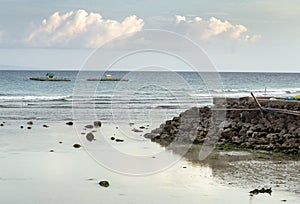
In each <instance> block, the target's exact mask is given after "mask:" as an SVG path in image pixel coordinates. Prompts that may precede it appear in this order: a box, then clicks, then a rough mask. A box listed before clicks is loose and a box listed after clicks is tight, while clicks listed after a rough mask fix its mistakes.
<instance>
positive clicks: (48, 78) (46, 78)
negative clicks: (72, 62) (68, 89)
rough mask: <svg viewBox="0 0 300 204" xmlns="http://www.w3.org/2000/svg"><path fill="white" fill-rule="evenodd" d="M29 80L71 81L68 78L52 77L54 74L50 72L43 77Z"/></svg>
mask: <svg viewBox="0 0 300 204" xmlns="http://www.w3.org/2000/svg"><path fill="white" fill-rule="evenodd" d="M29 79H30V80H34V81H71V80H70V79H68V78H57V77H54V74H53V73H52V72H48V73H47V74H46V76H45V77H31V78H29Z"/></svg>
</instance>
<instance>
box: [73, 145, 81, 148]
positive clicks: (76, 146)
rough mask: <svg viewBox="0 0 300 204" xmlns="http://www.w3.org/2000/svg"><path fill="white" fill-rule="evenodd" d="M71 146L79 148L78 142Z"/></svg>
mask: <svg viewBox="0 0 300 204" xmlns="http://www.w3.org/2000/svg"><path fill="white" fill-rule="evenodd" d="M73 147H74V148H76V149H77V148H80V147H81V145H80V144H74V145H73Z"/></svg>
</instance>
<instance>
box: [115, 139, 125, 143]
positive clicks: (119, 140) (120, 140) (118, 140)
mask: <svg viewBox="0 0 300 204" xmlns="http://www.w3.org/2000/svg"><path fill="white" fill-rule="evenodd" d="M115 141H116V142H124V140H122V139H116V140H115Z"/></svg>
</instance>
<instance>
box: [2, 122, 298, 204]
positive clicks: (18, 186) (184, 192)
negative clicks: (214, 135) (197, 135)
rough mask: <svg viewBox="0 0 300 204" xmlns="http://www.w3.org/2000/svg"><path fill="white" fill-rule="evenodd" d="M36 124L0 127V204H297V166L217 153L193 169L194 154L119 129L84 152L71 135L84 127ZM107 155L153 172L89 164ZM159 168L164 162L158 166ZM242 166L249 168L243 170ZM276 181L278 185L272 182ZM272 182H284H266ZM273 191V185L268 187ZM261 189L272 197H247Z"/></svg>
mask: <svg viewBox="0 0 300 204" xmlns="http://www.w3.org/2000/svg"><path fill="white" fill-rule="evenodd" d="M44 124H45V122H43V123H41V122H38V121H33V125H32V126H31V127H32V129H26V127H27V126H29V125H26V121H24V122H21V121H7V122H6V123H5V124H4V126H3V127H1V129H0V131H1V132H2V133H3V136H2V137H1V138H0V139H1V143H0V144H1V148H0V149H1V150H0V161H1V162H0V166H1V168H0V192H1V193H0V194H1V202H3V203H7V204H12V203H24V204H27V203H28V204H29V203H99V202H101V203H102V202H106V203H158V202H159V203H170V202H171V203H184V202H188V203H199V202H201V203H224V202H225V203H264V204H265V203H282V202H283V201H286V202H287V203H299V202H300V196H299V190H298V186H299V180H298V178H297V173H298V169H299V168H298V167H299V162H298V161H293V160H291V161H289V160H281V159H279V160H278V159H276V158H275V159H273V158H272V157H268V156H265V158H260V159H258V157H257V156H254V157H253V155H252V156H251V159H250V157H249V155H248V154H244V153H234V152H218V153H215V154H214V155H212V156H211V157H210V158H209V159H208V161H207V162H196V161H194V160H193V159H192V158H193V156H191V155H193V153H192V152H196V151H190V152H189V154H187V156H186V157H184V158H180V157H179V156H178V155H177V154H176V153H174V152H173V151H170V150H167V149H165V148H162V147H160V146H159V145H158V144H156V143H152V142H150V141H149V140H143V139H141V140H136V139H134V138H136V137H137V136H139V134H140V133H139V134H137V133H134V132H132V135H131V138H130V137H124V134H123V133H122V132H121V131H120V130H122V127H118V129H116V127H115V126H113V125H109V124H103V125H102V127H101V128H98V129H96V128H94V129H93V130H96V132H94V135H95V139H96V140H95V142H98V143H95V144H96V146H89V145H88V144H89V143H85V142H84V140H85V135H78V134H77V132H78V129H82V131H84V130H83V129H86V128H84V124H75V126H76V127H74V126H68V125H66V124H65V122H58V123H55V122H51V123H47V125H48V126H49V127H48V128H45V127H43V125H44ZM21 125H23V126H24V128H23V129H21V128H20V126H21ZM91 130H92V129H91ZM91 130H86V131H85V132H88V131H91ZM111 136H114V137H116V138H122V139H124V141H123V142H121V143H117V142H115V141H112V140H111ZM80 137H82V138H80ZM100 137H102V138H100ZM82 139H83V140H82ZM105 141H106V142H107V143H105ZM77 143H78V144H82V145H83V146H82V147H81V148H78V149H76V148H74V147H73V145H74V144H77ZM101 144H102V145H101ZM84 145H86V147H84ZM94 147H97V149H101V153H102V154H104V157H97V155H95V152H96V151H95V152H91V151H90V150H92V149H93V148H94ZM196 149H197V148H196ZM137 150H139V151H137ZM87 151H88V152H87ZM115 151H118V152H121V153H122V154H128V155H131V156H132V155H134V156H135V157H136V156H141V155H142V157H143V159H146V160H147V158H148V161H152V163H153V164H157V168H153V170H157V171H156V172H154V171H153V172H150V171H144V174H140V175H129V174H128V172H127V174H126V172H120V170H122V168H120V169H112V168H110V167H111V166H110V165H113V164H114V162H112V163H106V161H105V160H103V161H99V160H98V161H95V158H96V159H97V158H98V159H99V158H105V157H108V158H110V160H115V159H116V160H117V158H114V157H110V155H114V154H115V153H114V152H115ZM137 152H139V153H138V154H137ZM91 153H92V154H94V155H91ZM216 155H217V156H216ZM91 156H94V158H92V157H91ZM224 158H226V159H224ZM257 159H258V160H257ZM166 161H167V162H170V161H172V163H165V162H166ZM116 162H117V163H119V164H122V165H126V163H127V161H124V160H123V161H122V160H119V161H116ZM280 162H282V163H280ZM101 163H102V164H101ZM161 164H165V166H164V167H165V168H164V169H158V168H161V166H160V165H161ZM249 166H251V167H252V168H251V171H249V170H250V168H249ZM141 169H143V168H138V170H139V171H140V170H141ZM123 170H124V169H123ZM125 170H134V168H125ZM118 171H119V172H118ZM145 172H147V173H145ZM274 172H276V174H274ZM142 173H143V172H142ZM280 176H281V177H282V178H281V179H279V178H277V177H280ZM257 177H259V178H261V179H257ZM274 178H275V180H274ZM276 179H277V180H276ZM101 180H107V181H109V183H110V186H109V187H108V188H103V187H101V186H100V185H99V184H98V183H99V182H100V181H101ZM274 181H282V182H284V183H272V182H274ZM277 184H278V185H279V186H276V185H277ZM261 185H270V186H271V187H272V189H273V192H272V195H268V194H261V195H255V196H250V195H249V191H250V190H253V188H256V187H258V186H261ZM149 198H152V199H149Z"/></svg>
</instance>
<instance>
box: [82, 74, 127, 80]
mask: <svg viewBox="0 0 300 204" xmlns="http://www.w3.org/2000/svg"><path fill="white" fill-rule="evenodd" d="M87 80H88V81H128V79H123V78H113V77H112V76H111V75H110V74H106V75H105V77H103V78H100V79H87Z"/></svg>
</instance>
